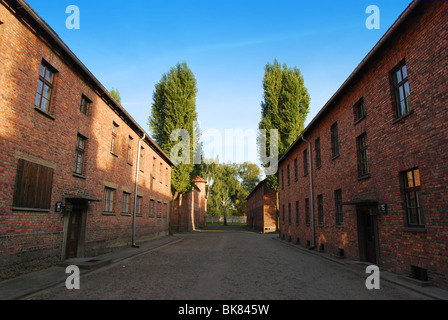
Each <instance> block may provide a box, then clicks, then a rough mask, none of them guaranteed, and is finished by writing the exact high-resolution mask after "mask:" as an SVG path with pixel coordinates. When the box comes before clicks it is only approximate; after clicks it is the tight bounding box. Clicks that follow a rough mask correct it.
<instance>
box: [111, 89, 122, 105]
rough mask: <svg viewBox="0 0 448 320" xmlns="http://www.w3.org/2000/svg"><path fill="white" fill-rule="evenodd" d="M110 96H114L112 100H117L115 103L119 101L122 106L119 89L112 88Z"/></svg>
mask: <svg viewBox="0 0 448 320" xmlns="http://www.w3.org/2000/svg"><path fill="white" fill-rule="evenodd" d="M110 95H111V96H112V98H114V99H115V101H117V102H118V103H119V104H120V105H121V96H120V92H118V90H117V89H115V88H112V90H111V91H110Z"/></svg>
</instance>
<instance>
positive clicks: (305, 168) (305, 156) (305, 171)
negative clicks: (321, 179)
mask: <svg viewBox="0 0 448 320" xmlns="http://www.w3.org/2000/svg"><path fill="white" fill-rule="evenodd" d="M303 175H304V176H306V175H308V150H307V149H305V150H304V151H303Z"/></svg>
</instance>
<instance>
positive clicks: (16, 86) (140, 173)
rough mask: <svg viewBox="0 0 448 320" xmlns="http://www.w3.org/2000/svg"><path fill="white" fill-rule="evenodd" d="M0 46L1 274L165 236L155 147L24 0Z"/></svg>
mask: <svg viewBox="0 0 448 320" xmlns="http://www.w3.org/2000/svg"><path fill="white" fill-rule="evenodd" d="M0 48H1V50H0V61H1V64H2V67H1V69H0V112H1V118H2V121H1V122H0V151H1V152H0V256H1V257H0V278H6V277H10V276H14V275H16V274H19V273H22V272H24V271H25V272H26V271H31V270H32V269H33V268H34V267H44V266H49V265H53V264H55V263H58V262H60V261H61V260H65V259H67V258H72V257H84V256H92V255H97V254H100V253H104V252H108V251H112V250H114V249H117V248H121V247H123V246H127V245H136V242H143V241H146V240H150V239H152V238H156V237H160V236H164V235H167V234H168V222H169V221H168V214H167V213H168V212H169V200H170V187H171V183H170V181H171V167H172V166H173V163H172V162H171V161H170V159H169V158H168V156H167V155H166V154H165V153H164V152H163V151H162V150H161V149H160V147H159V146H157V144H156V143H155V142H154V141H153V140H152V139H151V138H150V137H149V136H148V134H146V133H145V131H144V130H143V129H142V128H141V127H140V126H139V125H138V124H137V122H136V121H135V120H134V119H133V118H132V117H131V116H130V115H129V114H128V113H127V112H126V111H125V110H124V109H123V108H122V107H121V106H120V105H119V104H118V103H117V102H116V101H115V100H114V99H113V98H112V97H111V95H110V94H109V93H108V91H107V90H106V89H105V88H104V87H103V86H102V85H101V84H100V82H99V81H98V80H97V79H96V78H95V77H94V76H93V75H92V74H91V73H90V72H89V70H88V69H87V68H86V67H85V66H84V65H83V64H82V63H81V62H80V61H79V60H78V58H77V57H76V56H75V55H74V54H73V52H71V51H70V49H69V48H67V46H66V45H65V44H64V43H63V42H62V41H61V39H60V38H59V37H58V36H57V35H56V34H55V32H54V31H53V30H52V29H51V28H50V27H49V26H48V25H47V24H46V23H45V22H43V21H42V19H41V18H40V17H39V16H38V15H37V14H36V13H35V12H34V11H33V10H32V8H30V7H29V6H28V5H27V4H26V3H25V2H24V1H16V0H2V1H0Z"/></svg>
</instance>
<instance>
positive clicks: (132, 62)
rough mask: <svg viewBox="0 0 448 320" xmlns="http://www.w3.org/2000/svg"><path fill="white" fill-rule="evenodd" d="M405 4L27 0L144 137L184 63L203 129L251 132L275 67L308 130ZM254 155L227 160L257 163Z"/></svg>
mask: <svg viewBox="0 0 448 320" xmlns="http://www.w3.org/2000/svg"><path fill="white" fill-rule="evenodd" d="M410 2H411V0H369V1H366V0H347V1H334V0H333V1H328V0H322V1H301V0H275V1H274V0H257V1H253V0H239V1H235V0H225V1H221V0H208V1H205V0H197V1H196V0H192V1H185V0H184V1H181V0H175V1H167V0H165V1H161V0H131V1H122V0H120V1H118V0H109V1H103V0H96V1H86V0H46V1H43V0H28V3H29V4H30V5H31V6H32V7H33V8H34V10H35V11H36V12H37V13H38V14H39V15H40V16H41V17H42V18H43V19H44V20H45V21H46V22H47V23H48V24H49V25H50V26H51V27H52V28H53V29H54V30H55V31H56V33H58V35H59V36H60V37H61V39H62V40H63V41H64V42H65V43H66V44H67V45H68V46H69V47H70V49H71V50H72V51H73V52H74V53H75V54H76V55H77V56H78V58H79V59H80V60H81V61H82V62H83V63H84V64H85V65H86V66H87V68H88V69H89V70H90V71H91V72H92V73H93V74H94V75H95V76H96V77H97V78H98V80H99V81H100V82H101V83H102V84H103V85H104V86H105V87H106V88H107V89H109V90H111V89H112V87H115V88H117V89H118V90H119V91H120V94H121V97H122V102H123V106H124V107H125V109H126V110H127V111H128V112H129V113H130V114H131V115H132V117H133V118H134V119H135V120H136V121H137V122H138V123H139V124H140V125H141V126H142V127H143V128H144V129H145V130H146V131H148V132H149V131H150V130H149V127H148V124H147V122H148V117H149V116H150V114H151V104H152V94H153V91H154V86H155V84H156V83H157V82H159V80H160V79H161V77H162V75H163V73H166V72H168V71H169V69H170V68H171V67H173V66H175V65H176V63H178V62H182V61H185V62H187V64H188V66H189V67H190V68H191V70H192V71H193V73H194V74H195V76H196V79H197V82H198V84H197V86H198V96H197V111H198V115H199V121H200V123H201V127H202V130H204V131H207V130H211V129H214V130H218V131H220V132H222V135H223V136H224V130H225V129H241V130H251V129H253V130H256V129H257V126H258V122H259V121H260V113H261V108H260V103H261V101H262V95H263V91H262V80H263V75H264V67H265V65H266V64H267V63H268V62H273V61H274V59H277V60H278V61H279V62H280V63H286V64H287V65H288V66H290V67H294V66H297V67H298V68H299V69H300V70H301V72H302V74H303V76H304V79H305V85H306V87H307V88H308V90H309V92H310V95H311V110H310V114H309V116H308V120H307V123H309V122H310V121H311V120H312V119H313V118H314V116H315V115H316V114H317V113H318V112H319V110H320V109H321V108H322V107H323V106H324V105H325V103H326V102H327V101H328V100H329V99H330V98H331V96H332V95H333V94H334V93H335V92H336V91H337V89H338V88H339V87H340V86H341V85H342V83H343V82H344V81H345V80H346V79H347V78H348V76H349V75H350V74H351V72H352V71H353V70H354V69H355V68H356V66H357V65H358V64H359V63H360V62H361V61H362V59H363V58H364V57H365V56H366V55H367V54H368V52H369V51H370V50H371V49H372V48H373V47H374V45H375V44H376V43H377V42H378V40H379V39H380V38H381V37H382V35H383V34H384V33H385V32H386V31H387V29H388V28H389V27H390V26H391V25H392V24H393V22H394V21H395V20H396V19H397V18H398V17H399V15H400V14H401V13H402V12H403V11H404V10H405V9H406V7H407V6H408V5H409V3H410ZM69 5H76V6H78V8H79V10H80V29H79V30H75V29H73V30H69V29H67V28H66V24H65V23H66V19H67V17H68V16H69V15H68V14H66V13H65V10H66V8H67V6H69ZM369 5H376V6H378V8H379V9H380V19H381V20H380V29H379V30H369V29H367V28H366V25H365V22H366V19H367V18H368V17H369V14H366V8H367V7H368V6H369ZM226 142H228V141H226ZM253 147H254V146H249V150H248V151H247V152H246V153H245V155H244V157H242V159H241V157H240V158H239V159H236V160H237V161H252V162H257V155H256V152H254V150H255V148H253ZM217 153H219V150H218V151H217ZM220 158H221V160H230V161H233V160H235V159H226V157H225V154H224V155H223V154H221V155H220Z"/></svg>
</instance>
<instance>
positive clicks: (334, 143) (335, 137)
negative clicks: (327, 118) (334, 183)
mask: <svg viewBox="0 0 448 320" xmlns="http://www.w3.org/2000/svg"><path fill="white" fill-rule="evenodd" d="M331 153H332V156H333V158H335V157H337V156H339V132H338V123H337V122H335V123H334V124H333V125H332V126H331Z"/></svg>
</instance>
